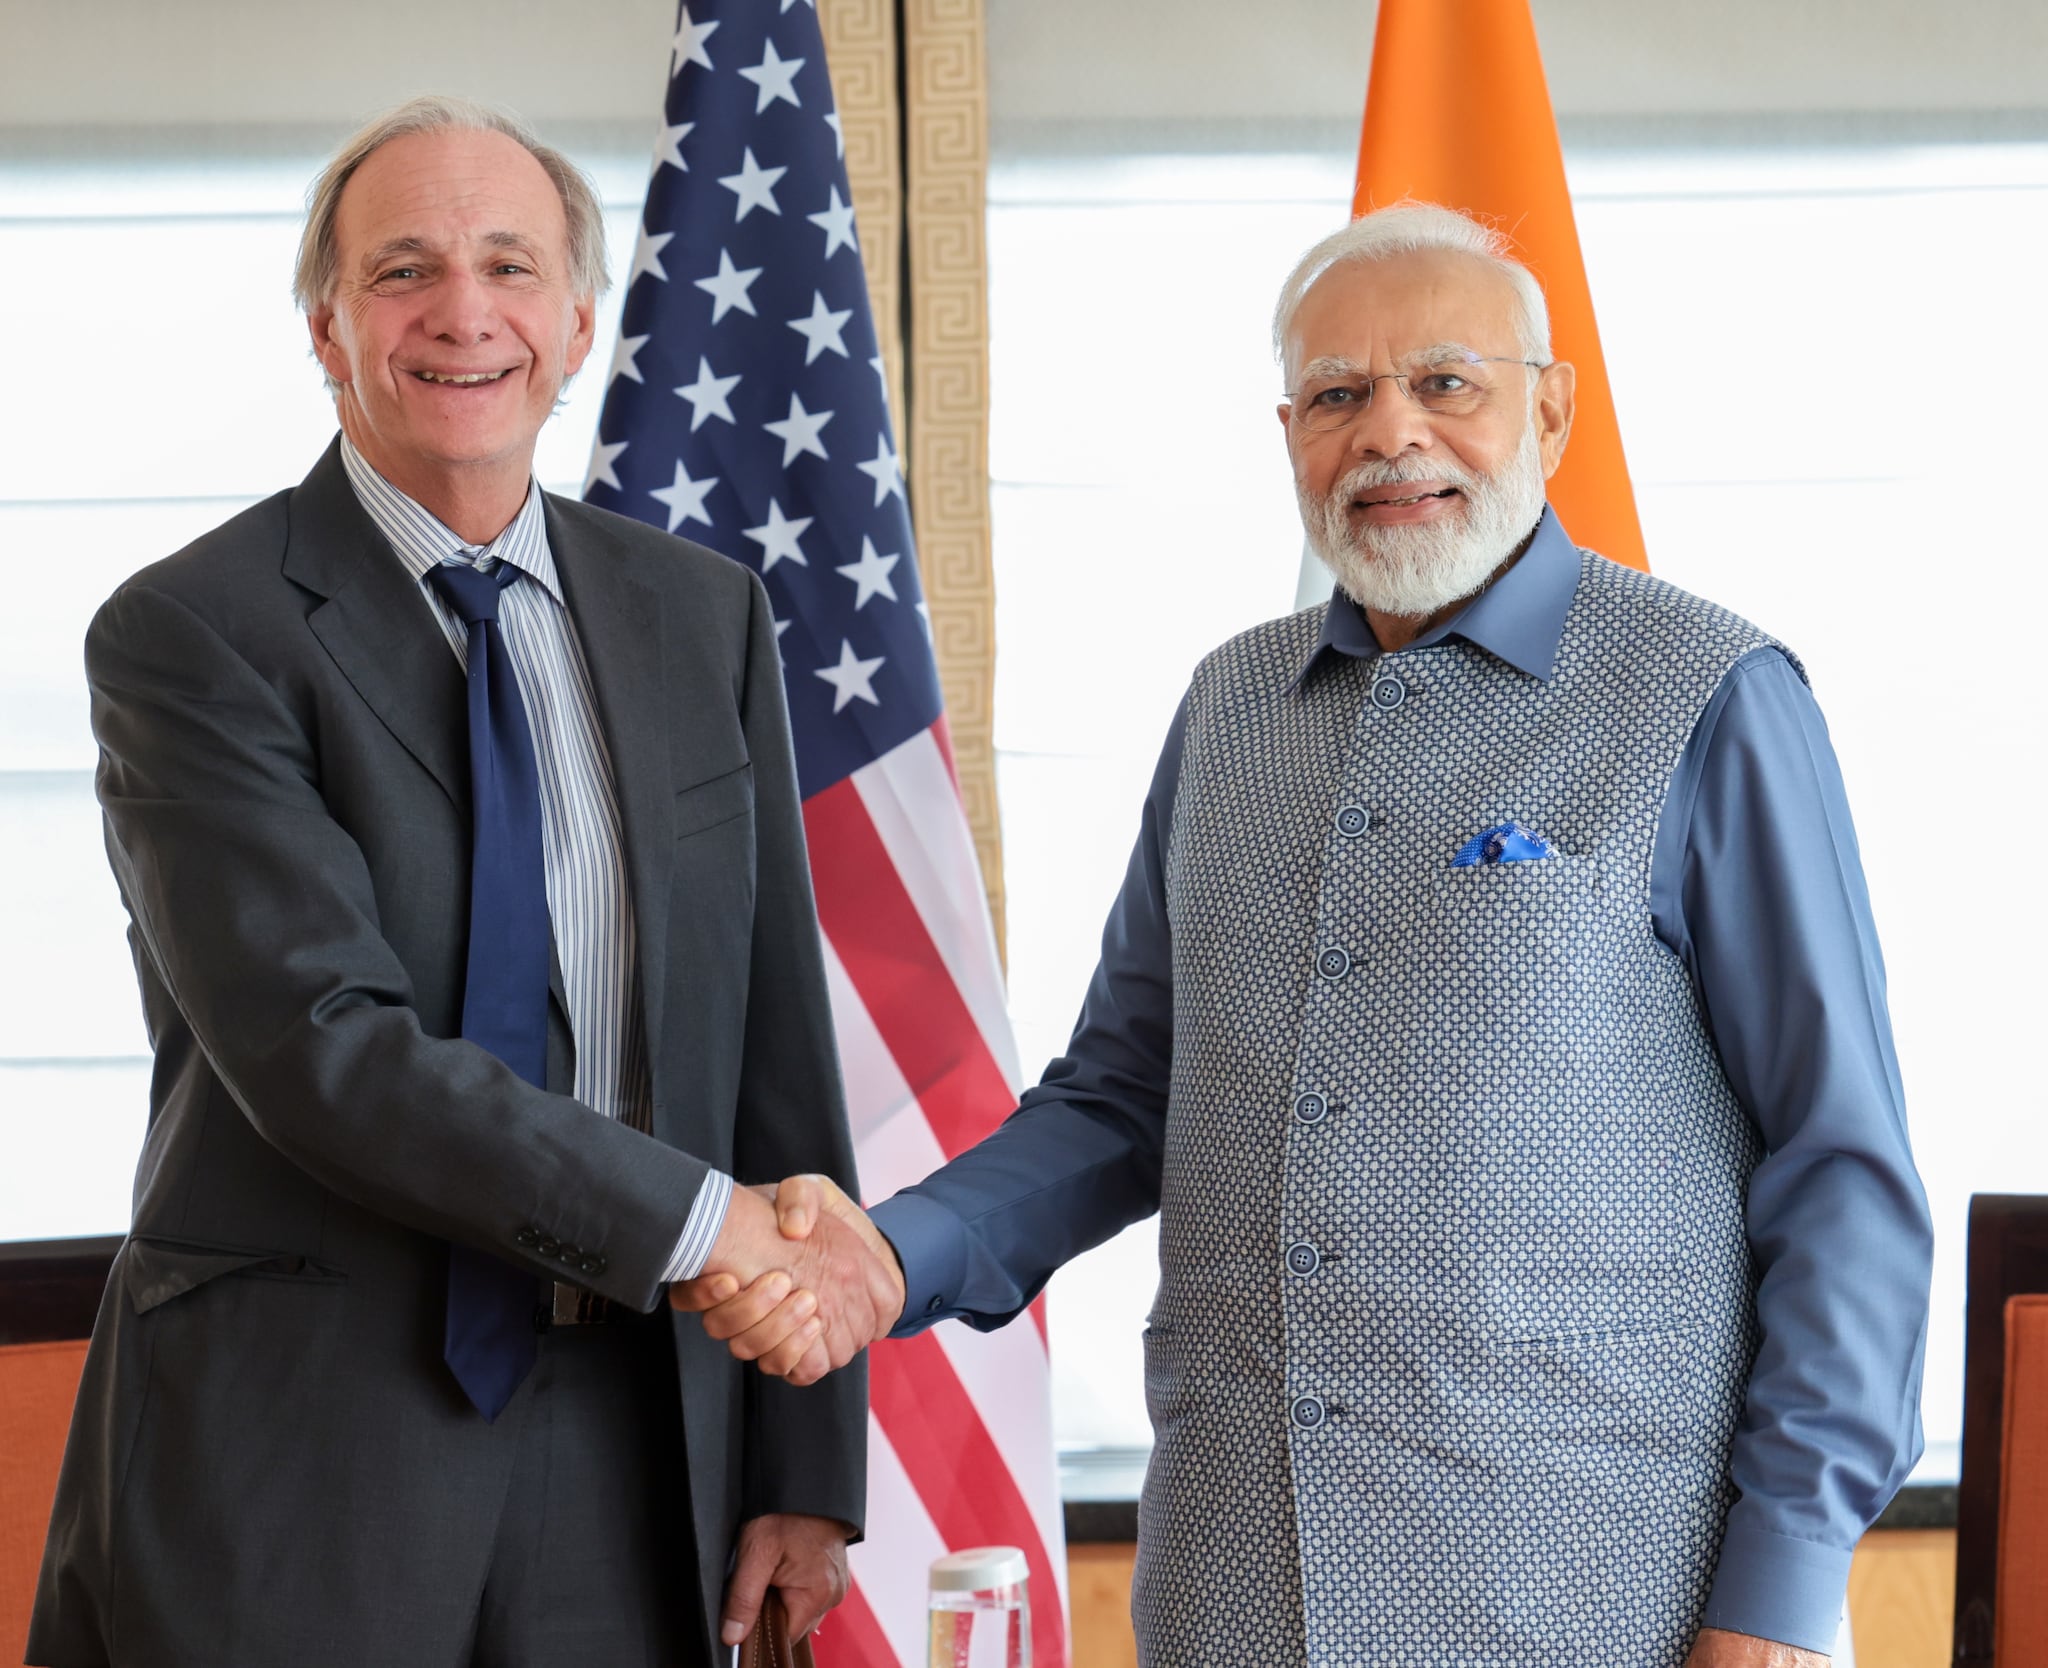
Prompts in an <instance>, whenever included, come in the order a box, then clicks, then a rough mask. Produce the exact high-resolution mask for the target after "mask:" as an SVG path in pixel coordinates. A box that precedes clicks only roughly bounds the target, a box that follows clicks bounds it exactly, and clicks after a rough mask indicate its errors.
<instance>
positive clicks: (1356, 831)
mask: <svg viewBox="0 0 2048 1668" xmlns="http://www.w3.org/2000/svg"><path fill="white" fill-rule="evenodd" d="M1365 827H1366V815H1365V811H1364V809H1363V808H1362V807H1360V806H1357V805H1347V806H1345V807H1344V809H1343V810H1341V811H1339V812H1338V813H1337V832H1338V833H1339V834H1342V835H1343V836H1344V837H1345V838H1346V839H1347V840H1355V839H1357V838H1358V836H1359V835H1361V834H1363V833H1364V832H1365Z"/></svg>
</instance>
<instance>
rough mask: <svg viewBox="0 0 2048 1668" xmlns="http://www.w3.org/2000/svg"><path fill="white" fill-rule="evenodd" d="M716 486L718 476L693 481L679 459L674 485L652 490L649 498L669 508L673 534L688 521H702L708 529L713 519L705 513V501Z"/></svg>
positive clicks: (669, 525) (649, 492)
mask: <svg viewBox="0 0 2048 1668" xmlns="http://www.w3.org/2000/svg"><path fill="white" fill-rule="evenodd" d="M716 485H718V477H717V476H716V475H706V476H705V477H704V479H703V480H701V481H693V480H691V479H690V472H689V471H688V470H687V469H685V468H684V467H683V460H682V459H681V458H677V459H676V478H675V481H674V482H673V484H671V485H669V486H665V487H653V488H650V489H649V491H648V494H647V496H648V497H649V498H652V499H654V500H655V502H657V503H660V504H666V505H667V506H668V530H669V531H670V532H671V533H673V532H674V531H675V530H676V529H677V528H678V527H680V526H681V525H682V524H683V523H684V522H686V521H701V522H703V523H704V525H705V526H706V527H709V526H710V525H711V517H710V516H708V515H706V514H705V513H704V500H705V498H706V496H707V495H708V494H709V493H710V491H711V489H712V488H713V487H715V486H716Z"/></svg>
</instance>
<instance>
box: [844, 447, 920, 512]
mask: <svg viewBox="0 0 2048 1668" xmlns="http://www.w3.org/2000/svg"><path fill="white" fill-rule="evenodd" d="M854 468H856V469H858V470H859V471H860V472H861V473H862V474H863V475H865V476H867V477H868V479H869V480H871V481H873V482H874V483H875V508H876V509H880V508H881V507H882V506H883V505H884V504H886V503H887V502H888V501H889V494H890V493H892V492H893V493H895V494H896V495H897V496H898V497H902V496H903V454H902V453H901V452H897V451H892V450H890V447H889V437H888V436H887V435H886V434H877V435H876V436H875V455H874V457H873V459H872V460H871V461H869V462H867V463H857V464H855V465H854ZM904 502H905V503H908V502H909V499H908V498H904Z"/></svg>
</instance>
